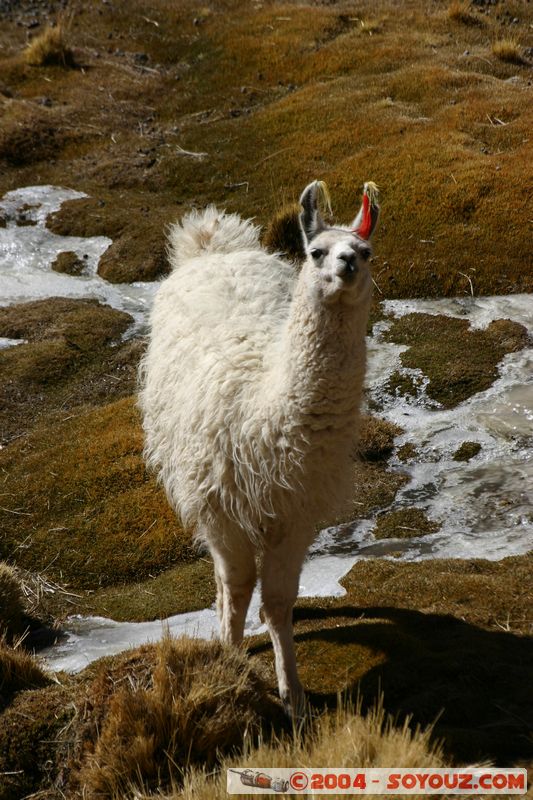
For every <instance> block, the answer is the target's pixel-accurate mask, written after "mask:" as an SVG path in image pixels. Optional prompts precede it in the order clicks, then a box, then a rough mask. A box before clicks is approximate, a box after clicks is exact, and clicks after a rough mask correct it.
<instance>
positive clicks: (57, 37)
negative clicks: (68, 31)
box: [24, 25, 75, 67]
mask: <svg viewBox="0 0 533 800" xmlns="http://www.w3.org/2000/svg"><path fill="white" fill-rule="evenodd" d="M24 60H25V62H26V64H29V65H30V66H31V67H46V66H52V65H54V66H60V67H72V66H74V65H75V62H74V54H73V52H72V50H71V49H70V47H68V45H67V43H66V40H65V31H64V28H63V26H62V25H56V26H55V27H54V28H52V27H50V26H47V27H46V28H45V29H44V30H43V31H42V33H39V34H38V35H37V36H36V37H35V38H34V39H32V40H31V42H30V43H29V45H28V46H27V48H26V49H25V51H24Z"/></svg>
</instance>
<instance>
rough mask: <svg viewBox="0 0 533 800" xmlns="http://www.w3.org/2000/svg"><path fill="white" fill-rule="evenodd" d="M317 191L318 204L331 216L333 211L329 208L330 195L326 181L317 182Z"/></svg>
mask: <svg viewBox="0 0 533 800" xmlns="http://www.w3.org/2000/svg"><path fill="white" fill-rule="evenodd" d="M317 190H318V202H319V204H320V205H322V206H323V207H324V208H325V209H326V211H327V213H328V214H330V215H333V209H332V208H331V195H330V193H329V189H328V185H327V183H326V181H317Z"/></svg>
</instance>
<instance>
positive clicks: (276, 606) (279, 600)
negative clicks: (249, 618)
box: [261, 541, 307, 719]
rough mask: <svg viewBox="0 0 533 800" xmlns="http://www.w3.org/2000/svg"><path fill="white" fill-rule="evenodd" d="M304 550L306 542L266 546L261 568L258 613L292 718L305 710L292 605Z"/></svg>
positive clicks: (280, 690) (285, 703)
mask: <svg viewBox="0 0 533 800" xmlns="http://www.w3.org/2000/svg"><path fill="white" fill-rule="evenodd" d="M306 550H307V544H306V545H305V547H304V546H303V543H302V544H300V543H298V546H295V547H293V542H286V541H282V542H281V543H280V544H279V545H277V546H276V547H274V548H271V549H266V550H265V552H264V556H263V564H262V570H261V595H262V603H263V604H262V608H261V614H262V618H263V619H264V621H265V622H266V624H267V625H268V629H269V633H270V638H271V639H272V646H273V648H274V657H275V662H276V675H277V679H278V686H279V693H280V697H281V700H282V702H283V705H284V706H285V710H286V712H287V714H288V715H289V716H291V717H292V718H293V719H295V718H298V717H301V716H302V715H303V713H304V710H305V695H304V691H303V688H302V685H301V683H300V679H299V677H298V669H297V666H296V653H295V649H294V638H293V626H292V609H293V606H294V603H295V602H296V598H297V596H298V587H299V578H300V572H301V569H302V563H303V560H304V557H305V553H306Z"/></svg>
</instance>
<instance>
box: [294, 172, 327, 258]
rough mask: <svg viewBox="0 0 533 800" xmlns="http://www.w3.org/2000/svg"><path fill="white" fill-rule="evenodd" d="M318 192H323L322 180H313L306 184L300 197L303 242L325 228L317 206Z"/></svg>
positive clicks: (306, 241)
mask: <svg viewBox="0 0 533 800" xmlns="http://www.w3.org/2000/svg"><path fill="white" fill-rule="evenodd" d="M319 192H325V189H324V188H323V183H322V181H313V183H310V184H309V186H306V187H305V189H304V190H303V192H302V194H301V197H300V205H301V206H302V210H301V211H300V226H301V228H302V232H303V235H304V242H305V243H308V242H310V241H311V239H313V238H314V237H315V236H316V235H317V234H319V233H320V232H321V231H323V230H325V229H326V227H327V226H326V223H325V222H324V220H323V219H322V216H321V214H320V211H319V208H318V195H319Z"/></svg>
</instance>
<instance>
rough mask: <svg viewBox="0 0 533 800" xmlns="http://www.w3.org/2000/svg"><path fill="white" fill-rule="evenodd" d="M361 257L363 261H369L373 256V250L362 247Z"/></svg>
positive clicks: (360, 250)
mask: <svg viewBox="0 0 533 800" xmlns="http://www.w3.org/2000/svg"><path fill="white" fill-rule="evenodd" d="M359 255H360V257H361V258H362V259H363V261H368V259H369V258H370V256H371V255H372V250H371V249H370V248H369V247H360V248H359Z"/></svg>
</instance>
